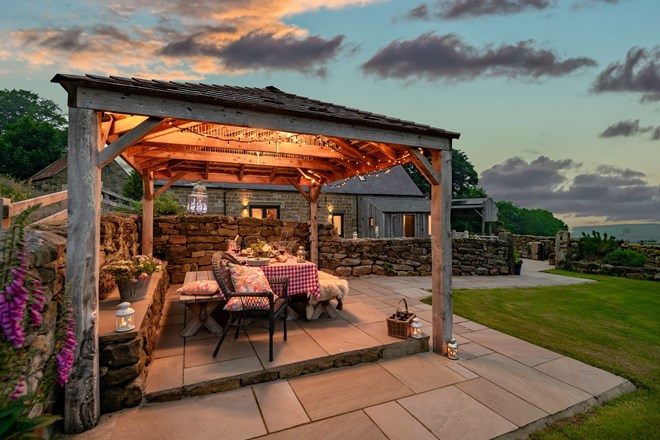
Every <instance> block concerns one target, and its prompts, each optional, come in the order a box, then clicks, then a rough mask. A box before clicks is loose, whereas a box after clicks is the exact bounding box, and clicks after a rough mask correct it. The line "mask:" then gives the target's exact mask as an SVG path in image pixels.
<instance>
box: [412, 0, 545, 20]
mask: <svg viewBox="0 0 660 440" xmlns="http://www.w3.org/2000/svg"><path fill="white" fill-rule="evenodd" d="M554 5H555V1H554V0H444V1H437V2H436V3H434V4H433V6H429V5H426V4H423V5H420V6H418V7H416V8H414V9H411V10H410V11H408V14H407V16H408V18H417V19H423V20H428V19H430V18H431V17H437V18H442V19H445V20H460V19H464V18H474V17H482V16H486V15H512V14H518V13H521V12H525V11H528V10H543V9H548V8H550V7H553V6H554ZM431 8H433V9H434V10H433V12H431Z"/></svg>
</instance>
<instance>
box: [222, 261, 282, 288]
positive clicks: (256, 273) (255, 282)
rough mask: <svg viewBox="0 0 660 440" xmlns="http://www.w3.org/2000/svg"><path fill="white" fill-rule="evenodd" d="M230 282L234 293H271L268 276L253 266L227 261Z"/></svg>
mask: <svg viewBox="0 0 660 440" xmlns="http://www.w3.org/2000/svg"><path fill="white" fill-rule="evenodd" d="M227 267H229V273H230V274H231V282H232V284H233V285H234V292H235V293H272V292H273V289H272V288H271V287H270V283H269V282H268V278H266V275H264V272H263V271H262V270H261V269H259V268H258V267H254V266H239V265H237V264H233V263H229V264H227Z"/></svg>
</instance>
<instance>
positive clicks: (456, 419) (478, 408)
mask: <svg viewBox="0 0 660 440" xmlns="http://www.w3.org/2000/svg"><path fill="white" fill-rule="evenodd" d="M398 402H399V404H400V405H401V406H402V407H404V408H405V409H406V410H407V411H408V412H410V413H411V414H412V415H413V416H414V417H415V418H416V419H417V420H419V421H420V422H421V423H423V424H424V425H425V426H426V427H427V428H428V429H429V430H430V431H431V432H432V433H433V434H435V436H436V437H438V438H440V439H443V440H445V439H446V440H453V439H456V440H463V439H474V440H479V439H490V438H494V437H497V436H499V435H502V434H505V433H507V432H510V431H513V430H515V429H517V428H518V427H517V426H516V425H514V424H513V423H511V422H509V421H508V420H506V419H505V418H504V417H502V416H500V415H499V414H497V413H496V412H495V411H492V410H491V409H489V408H488V407H486V406H485V405H483V404H481V403H480V402H478V401H477V400H475V399H473V398H472V397H470V396H469V395H467V394H466V393H464V392H463V391H461V390H459V389H458V388H456V387H454V386H449V387H446V388H440V389H438V390H433V391H428V392H426V393H422V394H417V395H415V396H411V397H406V398H404V399H399V400H398Z"/></svg>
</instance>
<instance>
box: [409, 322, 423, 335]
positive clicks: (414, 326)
mask: <svg viewBox="0 0 660 440" xmlns="http://www.w3.org/2000/svg"><path fill="white" fill-rule="evenodd" d="M410 336H412V337H413V338H415V339H419V338H421V337H422V321H420V320H419V318H413V320H412V322H411V323H410Z"/></svg>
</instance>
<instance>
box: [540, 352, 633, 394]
mask: <svg viewBox="0 0 660 440" xmlns="http://www.w3.org/2000/svg"><path fill="white" fill-rule="evenodd" d="M535 368H536V369H537V370H538V371H541V372H543V373H545V374H547V375H548V376H552V377H554V378H557V379H559V380H561V381H563V382H566V383H567V384H570V385H572V386H574V387H575V388H579V389H581V390H583V391H586V392H587V393H589V394H592V395H594V396H599V395H601V394H603V393H605V392H607V391H609V390H611V389H612V388H614V387H617V386H620V385H622V384H623V383H625V382H627V380H626V379H624V378H622V377H619V376H616V375H614V374H612V373H609V372H607V371H603V370H601V369H598V368H596V367H592V366H591V365H587V364H585V363H584V362H580V361H576V360H575V359H571V358H569V357H561V358H559V359H555V360H553V361H550V362H546V363H545V364H542V365H537V366H536V367H535Z"/></svg>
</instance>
